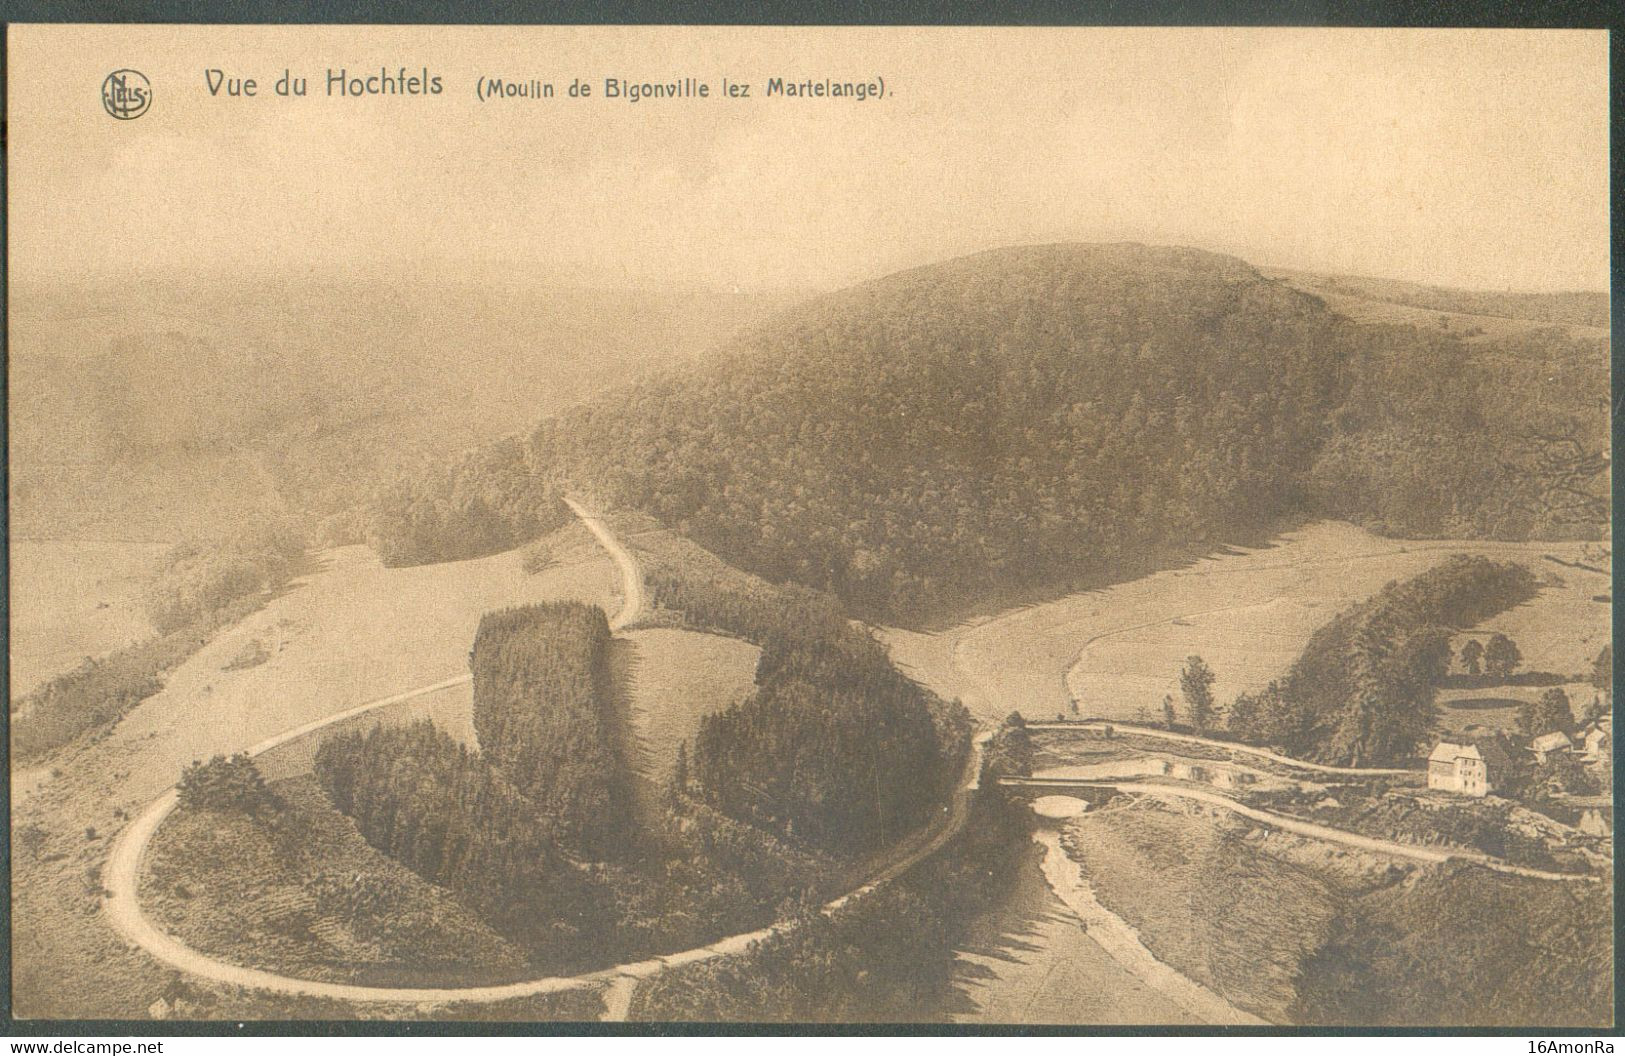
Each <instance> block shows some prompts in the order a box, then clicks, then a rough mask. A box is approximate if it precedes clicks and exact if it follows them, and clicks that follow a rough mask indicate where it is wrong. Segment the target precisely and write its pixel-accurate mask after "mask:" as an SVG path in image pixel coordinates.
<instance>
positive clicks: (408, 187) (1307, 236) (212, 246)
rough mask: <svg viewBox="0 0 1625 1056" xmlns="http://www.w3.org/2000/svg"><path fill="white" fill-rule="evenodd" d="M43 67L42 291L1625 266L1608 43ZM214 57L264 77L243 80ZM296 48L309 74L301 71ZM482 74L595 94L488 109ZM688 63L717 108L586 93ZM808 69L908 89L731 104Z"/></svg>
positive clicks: (28, 184)
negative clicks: (724, 85)
mask: <svg viewBox="0 0 1625 1056" xmlns="http://www.w3.org/2000/svg"><path fill="white" fill-rule="evenodd" d="M9 58H10V63H11V71H10V72H11V85H10V87H11V99H10V106H11V130H10V136H11V143H10V150H11V159H10V160H11V165H12V168H11V210H12V212H11V217H10V220H11V227H10V232H11V238H12V247H11V249H12V256H11V266H12V269H13V275H14V276H15V277H16V278H17V279H18V280H19V281H27V280H28V279H30V278H34V277H45V275H46V274H48V273H51V272H68V273H72V274H84V273H90V274H93V275H96V276H102V277H109V278H111V277H113V276H116V275H117V274H118V273H120V272H125V273H128V272H132V271H136V270H139V269H141V268H144V267H146V266H149V265H162V264H166V263H177V262H178V263H185V264H197V265H205V266H207V265H218V266H232V267H245V268H253V269H256V270H270V271H273V272H277V271H286V270H289V269H295V270H299V271H306V270H312V269H315V270H325V269H329V268H333V269H348V268H360V267H366V266H368V265H369V264H371V263H374V262H379V263H386V264H408V265H421V267H422V268H423V269H424V270H425V272H426V273H428V274H436V273H440V272H442V271H445V272H446V273H448V274H450V273H452V272H454V271H455V269H456V268H457V267H459V266H462V265H467V264H475V263H489V262H510V263H512V264H513V265H514V266H515V268H516V270H519V271H523V272H526V273H530V272H533V273H534V274H535V275H536V276H537V277H538V279H539V280H547V281H558V280H564V281H578V282H588V283H595V284H597V283H613V284H624V283H630V284H638V285H644V284H663V283H666V282H668V281H681V282H703V283H708V284H718V285H739V286H742V287H755V286H792V287H827V286H836V285H843V284H846V283H849V282H852V281H855V280H859V279H863V278H868V277H872V276H874V275H878V274H882V273H885V272H887V271H891V270H895V269H896V268H899V267H904V266H908V265H912V264H918V263H925V262H929V261H932V260H937V259H942V258H945V257H949V256H954V255H957V254H960V253H964V252H969V251H973V250H976V249H982V248H987V247H992V246H998V245H1007V244H1013V243H1023V242H1039V241H1059V240H1070V239H1081V240H1117V239H1129V240H1135V241H1145V242H1159V243H1180V244H1189V245H1199V246H1205V247H1208V248H1213V249H1219V250H1225V251H1229V252H1234V253H1236V254H1238V255H1240V256H1243V257H1245V258H1246V259H1248V260H1250V261H1252V262H1253V263H1255V264H1267V265H1280V266H1294V267H1305V268H1312V269H1319V270H1333V271H1344V272H1353V273H1360V274H1369V275H1379V276H1391V277H1396V278H1407V279H1414V280H1418V281H1425V282H1433V283H1439V284H1445V285H1459V286H1469V287H1480V288H1493V289H1501V288H1508V287H1512V288H1519V289H1556V288H1591V289H1602V288H1606V287H1607V285H1608V278H1609V273H1608V226H1607V224H1608V156H1607V144H1608V129H1607V118H1608V91H1607V58H1608V55H1607V37H1606V35H1605V34H1604V33H1602V32H1562V33H1559V32H1509V31H1485V32H1478V31H1388V30H1381V31H1366V30H1330V31H1328V30H1172V31H1170V30H1014V29H1012V30H984V29H975V30H921V29H885V30H869V29H847V30H839V29H837V30H806V29H793V30H791V29H786V30H774V29H766V30H762V29H740V30H733V29H729V30H716V29H692V30H674V29H667V28H657V29H630V30H618V29H596V28H594V29H523V30H518V29H489V30H486V29H467V28H465V29H444V30H442V29H432V30H418V29H398V28H386V29H349V28H316V27H281V28H270V29H256V28H222V29H204V28H197V27H13V36H12V40H11V47H10V55H9ZM380 66H387V67H389V68H390V69H391V70H394V69H396V68H398V67H402V66H404V67H407V68H408V69H409V70H410V71H412V72H416V71H417V70H418V69H420V68H422V67H428V68H429V71H430V73H431V74H433V75H438V76H440V77H441V78H442V81H443V84H444V88H445V90H444V92H443V94H441V95H439V96H434V97H426V98H403V97H398V96H397V97H388V98H368V99H362V100H354V99H338V98H328V97H327V95H326V89H325V73H326V70H327V69H328V68H329V67H332V68H335V69H336V68H340V67H344V68H347V69H349V70H350V71H351V73H352V74H355V73H357V72H360V71H366V72H372V73H376V72H377V70H378V68H379V67H380ZM119 67H133V68H135V69H137V70H140V71H141V72H143V73H144V74H145V75H146V76H147V77H148V78H149V79H150V81H151V83H152V87H153V92H154V99H153V104H152V107H151V110H150V111H149V112H148V113H146V114H145V115H144V116H142V117H140V118H137V119H136V120H131V121H116V120H113V119H112V118H110V117H109V116H108V115H107V114H106V113H105V112H104V111H103V108H102V105H101V101H100V85H101V83H102V80H103V78H104V77H105V76H106V75H107V73H109V72H110V71H112V70H114V69H116V68H119ZM208 68H221V69H223V70H225V71H226V73H227V74H228V75H229V76H252V77H254V78H255V79H256V80H257V81H259V84H260V92H261V97H260V98H257V99H234V100H229V101H228V100H227V99H225V98H211V97H210V96H209V93H208V90H207V86H206V83H205V73H204V71H205V70H206V69H208ZM284 68H291V69H292V70H293V72H294V74H295V75H296V76H299V75H303V76H305V77H307V78H308V79H309V81H310V93H311V94H310V95H309V96H308V97H306V98H304V99H293V100H287V99H280V98H277V97H275V96H274V94H272V91H271V87H272V85H273V84H274V82H275V81H276V79H277V77H278V75H279V74H280V73H281V72H282V70H283V69H284ZM482 74H484V75H498V76H504V77H507V78H510V79H515V80H525V79H528V78H531V77H538V78H542V79H545V80H550V81H552V82H553V83H554V84H555V85H556V86H557V88H558V90H559V93H560V96H559V97H558V98H555V99H554V100H552V101H547V102H537V103H532V102H526V101H506V102H486V103H481V102H479V101H478V100H477V99H476V98H475V83H476V79H477V78H478V77H479V76H480V75H482ZM685 75H687V76H693V77H696V78H699V79H702V80H705V81H707V82H709V83H710V84H711V86H712V88H711V90H712V92H713V93H714V94H713V98H712V99H709V100H705V101H688V102H685V101H671V102H666V101H656V102H644V103H638V104H630V103H627V102H624V101H613V100H604V99H602V98H594V99H593V100H591V101H588V102H582V101H570V100H568V99H566V98H564V97H563V96H564V89H565V88H566V87H567V86H568V84H569V83H570V81H571V79H572V78H574V77H581V78H582V79H584V80H586V81H588V82H589V83H591V84H592V85H593V87H594V92H595V95H597V94H598V93H601V90H602V80H603V78H604V77H611V76H617V77H622V78H626V79H635V80H640V81H641V80H670V79H673V78H677V77H682V76H685ZM772 76H782V77H785V78H786V79H792V78H794V79H802V78H807V77H815V78H824V77H830V78H834V79H840V80H845V79H871V78H873V77H875V76H879V77H883V78H884V79H885V85H886V97H885V98H883V99H879V100H874V101H870V102H866V103H851V102H845V101H840V100H808V101H801V100H785V99H773V100H766V99H760V98H755V99H751V100H748V101H743V102H729V101H724V100H722V99H719V98H716V96H715V93H718V92H719V91H720V82H721V79H722V78H723V77H729V78H732V79H734V80H738V81H748V82H750V83H752V84H753V86H754V87H753V89H752V92H753V95H756V96H759V95H760V94H761V92H762V90H763V87H764V82H765V81H766V79H767V78H768V77H772ZM223 94H224V89H222V95H223ZM448 269H449V270H448Z"/></svg>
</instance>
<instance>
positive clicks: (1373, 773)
mask: <svg viewBox="0 0 1625 1056" xmlns="http://www.w3.org/2000/svg"><path fill="white" fill-rule="evenodd" d="M1027 728H1028V729H1029V730H1040V731H1042V732H1044V733H1078V732H1087V733H1104V732H1105V731H1106V730H1107V729H1108V728H1110V729H1114V730H1120V731H1122V732H1123V733H1132V734H1134V735H1135V736H1137V737H1158V738H1161V739H1162V740H1165V741H1181V742H1183V743H1185V744H1200V745H1205V746H1207V747H1209V748H1222V749H1224V750H1225V751H1229V752H1239V753H1241V754H1242V755H1251V756H1255V757H1256V758H1259V759H1268V760H1270V761H1271V762H1275V763H1280V764H1282V765H1283V766H1290V767H1296V768H1298V769H1300V770H1314V771H1316V772H1318V773H1322V774H1343V775H1347V776H1350V777H1415V776H1417V775H1419V774H1421V773H1422V771H1420V770H1384V769H1376V768H1368V767H1357V766H1325V765H1323V764H1321V763H1311V762H1309V760H1307V759H1294V758H1292V757H1291V756H1290V755H1278V754H1276V753H1275V752H1271V751H1268V750H1266V749H1264V748H1254V747H1252V746H1251V745H1247V744H1238V743H1236V742H1235V741H1216V740H1214V739H1212V738H1211V737H1198V736H1196V735H1195V734H1191V733H1176V732H1174V731H1173V730H1159V729H1157V728H1156V727H1155V726H1138V725H1136V724H1134V723H1131V722H1093V721H1091V722H1029V723H1028V724H1027Z"/></svg>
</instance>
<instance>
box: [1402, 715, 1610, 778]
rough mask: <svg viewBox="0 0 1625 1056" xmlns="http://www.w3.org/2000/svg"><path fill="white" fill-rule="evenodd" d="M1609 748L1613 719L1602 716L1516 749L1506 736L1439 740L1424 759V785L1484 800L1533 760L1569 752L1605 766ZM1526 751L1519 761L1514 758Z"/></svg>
mask: <svg viewBox="0 0 1625 1056" xmlns="http://www.w3.org/2000/svg"><path fill="white" fill-rule="evenodd" d="M1613 744H1614V720H1613V716H1611V715H1605V716H1603V717H1602V718H1600V719H1595V720H1593V721H1591V722H1589V723H1587V724H1586V725H1585V726H1584V727H1582V728H1581V729H1580V730H1579V732H1578V733H1576V734H1574V736H1572V737H1571V736H1569V735H1568V734H1566V733H1563V732H1562V731H1560V730H1554V731H1553V732H1551V733H1547V734H1542V735H1541V736H1539V737H1536V738H1534V739H1533V740H1531V741H1530V742H1529V743H1528V744H1527V745H1526V746H1523V747H1522V748H1521V749H1520V748H1519V747H1518V746H1517V745H1514V744H1513V743H1512V742H1511V741H1510V740H1508V739H1507V738H1506V737H1505V736H1501V735H1493V736H1485V737H1469V738H1463V739H1462V740H1461V741H1459V742H1458V741H1440V742H1439V743H1438V744H1437V745H1435V746H1434V748H1433V751H1432V753H1431V754H1429V755H1428V787H1429V788H1436V789H1441V790H1443V791H1445V792H1458V793H1460V794H1462V795H1464V796H1487V795H1489V794H1490V793H1491V792H1494V791H1495V790H1496V788H1497V787H1502V786H1504V785H1505V784H1506V782H1508V781H1509V780H1510V778H1511V776H1512V775H1513V774H1514V773H1516V772H1518V771H1519V770H1522V769H1523V768H1524V767H1525V766H1527V764H1528V763H1529V762H1530V761H1532V762H1534V763H1536V764H1540V763H1544V762H1546V761H1548V760H1549V759H1551V758H1552V757H1553V756H1556V755H1563V754H1572V755H1576V756H1578V757H1579V758H1580V759H1581V760H1583V761H1585V762H1588V763H1602V762H1607V761H1608V760H1610V759H1611V758H1612V753H1613ZM1519 751H1522V752H1527V753H1528V757H1526V758H1525V759H1522V760H1520V759H1519V758H1518V756H1517V755H1516V754H1515V753H1517V752H1519Z"/></svg>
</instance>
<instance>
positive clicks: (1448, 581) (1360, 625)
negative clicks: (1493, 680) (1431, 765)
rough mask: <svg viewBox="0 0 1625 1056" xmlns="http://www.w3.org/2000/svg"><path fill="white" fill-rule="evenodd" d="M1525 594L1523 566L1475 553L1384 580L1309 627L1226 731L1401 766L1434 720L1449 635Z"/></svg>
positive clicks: (1333, 756)
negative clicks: (1305, 638) (1278, 674)
mask: <svg viewBox="0 0 1625 1056" xmlns="http://www.w3.org/2000/svg"><path fill="white" fill-rule="evenodd" d="M1534 593H1535V577H1534V576H1533V575H1532V574H1531V573H1530V571H1529V570H1528V569H1527V568H1524V567H1523V566H1522V565H1519V564H1515V563H1512V562H1506V563H1503V562H1498V561H1491V560H1490V559H1488V558H1485V557H1477V556H1472V557H1468V556H1461V555H1458V556H1455V557H1452V558H1450V559H1449V560H1448V561H1445V562H1443V563H1442V564H1440V565H1438V566H1436V567H1434V568H1431V569H1429V570H1428V571H1426V572H1424V573H1422V574H1421V575H1419V576H1414V577H1412V578H1410V579H1407V580H1404V581H1402V582H1395V583H1390V584H1388V585H1387V586H1386V587H1384V588H1383V589H1382V590H1381V591H1379V592H1378V593H1377V594H1376V596H1375V597H1372V598H1370V599H1369V600H1367V601H1363V602H1361V603H1360V604H1358V605H1355V606H1352V607H1351V608H1349V609H1347V610H1346V611H1344V612H1341V613H1339V614H1338V615H1337V617H1336V618H1335V619H1333V620H1332V622H1330V623H1328V624H1327V625H1326V626H1324V627H1322V628H1320V629H1319V630H1318V631H1316V632H1315V633H1314V636H1313V637H1311V638H1310V639H1309V644H1308V645H1307V646H1305V647H1304V650H1303V654H1302V655H1301V656H1299V657H1298V659H1297V660H1296V661H1294V662H1293V664H1292V667H1291V669H1290V670H1289V671H1288V672H1287V674H1286V677H1285V678H1283V679H1281V680H1280V681H1278V682H1272V683H1270V685H1269V686H1268V687H1266V688H1265V689H1264V690H1263V691H1262V692H1260V693H1258V694H1256V695H1246V694H1244V695H1243V696H1241V697H1239V698H1238V699H1237V700H1236V702H1235V704H1234V706H1233V707H1232V708H1231V710H1230V730H1231V732H1232V733H1235V734H1237V735H1239V736H1241V737H1244V738H1246V739H1249V740H1255V741H1259V742H1262V743H1266V744H1274V745H1279V746H1281V747H1283V748H1285V749H1286V750H1287V751H1288V752H1289V753H1290V754H1292V755H1295V756H1300V757H1303V758H1307V759H1315V760H1318V761H1320V762H1325V763H1331V764H1334V765H1340V766H1396V765H1404V764H1408V763H1409V761H1410V759H1411V758H1412V757H1413V756H1414V755H1415V754H1416V752H1417V751H1418V749H1419V748H1421V747H1422V745H1423V744H1424V742H1425V741H1426V739H1427V738H1428V737H1429V736H1430V731H1431V729H1432V727H1433V723H1434V720H1435V718H1436V717H1437V715H1436V711H1435V704H1434V698H1435V695H1436V694H1437V691H1438V688H1439V684H1440V683H1441V682H1442V681H1443V679H1444V676H1445V675H1446V673H1448V671H1449V669H1450V660H1451V654H1450V636H1451V634H1452V633H1453V632H1455V631H1456V630H1459V629H1461V628H1464V627H1471V626H1472V625H1474V624H1476V623H1478V622H1479V621H1481V620H1485V619H1488V618H1489V617H1491V616H1493V615H1495V614H1496V613H1498V612H1502V611H1504V610H1506V609H1509V608H1511V607H1512V606H1514V605H1517V604H1519V603H1520V602H1524V601H1527V600H1528V599H1529V598H1531V597H1533V596H1534Z"/></svg>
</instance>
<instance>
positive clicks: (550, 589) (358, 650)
mask: <svg viewBox="0 0 1625 1056" xmlns="http://www.w3.org/2000/svg"><path fill="white" fill-rule="evenodd" d="M324 558H325V560H324V562H323V567H322V568H321V569H320V571H318V572H316V573H315V574H313V575H312V576H310V577H308V578H307V579H306V580H304V581H302V582H301V583H300V584H297V585H296V586H295V588H294V589H293V590H291V591H289V592H288V593H287V594H285V595H283V596H282V597H279V598H276V599H274V600H273V601H272V602H271V603H270V604H268V605H266V606H265V608H263V609H261V610H260V611H259V612H257V613H255V614H254V615H252V616H250V617H249V618H248V619H246V620H244V621H243V622H242V623H240V624H238V625H237V626H235V627H232V628H230V629H228V630H227V631H225V632H223V633H222V634H221V635H219V636H218V637H217V638H216V639H215V640H214V641H212V642H210V643H209V644H208V645H206V646H204V647H203V648H202V649H200V650H199V651H198V653H197V654H196V655H195V656H193V657H192V659H191V660H189V661H187V662H186V663H185V664H183V665H182V666H181V667H179V668H178V669H176V670H175V672H174V673H173V674H171V675H170V677H169V679H168V680H167V682H166V684H165V686H164V689H163V691H162V692H160V693H158V694H156V695H154V696H153V697H150V698H148V699H147V700H146V701H145V702H144V703H142V704H141V705H140V706H139V707H137V708H136V709H135V710H134V711H132V712H131V713H130V714H129V715H128V716H126V717H125V719H124V721H123V722H121V723H119V725H118V726H117V727H116V729H115V731H114V733H113V737H114V738H116V739H118V740H120V741H123V742H126V743H139V742H141V741H143V740H149V741H150V745H151V746H150V748H148V749H147V750H146V751H143V753H142V755H143V756H144V757H145V756H146V755H147V752H148V751H150V752H164V753H166V754H167V755H168V757H169V758H168V760H167V765H166V764H165V763H160V762H159V761H157V760H153V759H151V758H150V757H148V758H144V759H143V761H142V762H141V763H140V764H139V765H138V766H134V767H132V768H131V769H132V770H133V772H134V775H135V777H134V779H133V780H136V781H140V782H143V783H144V784H145V785H146V786H148V787H149V789H150V791H147V795H146V797H145V798H150V797H151V796H154V795H157V794H158V793H159V792H161V791H162V790H163V789H164V788H165V787H167V785H168V784H169V783H171V782H173V780H174V779H175V777H176V776H178V774H179V772H180V767H182V766H184V765H185V764H186V763H188V762H190V761H191V760H192V759H196V758H208V757H209V756H211V755H214V754H215V753H217V752H231V751H235V750H239V749H242V748H246V747H247V746H249V745H251V744H255V743H258V742H259V741H261V740H264V739H265V738H267V737H270V736H272V735H273V734H276V733H280V732H281V731H283V730H286V729H289V728H291V727H294V726H297V725H300V724H301V723H305V722H309V721H311V720H313V719H317V718H320V717H322V716H324V715H330V714H333V713H334V712H339V711H343V710H345V709H347V708H350V707H354V706H355V705H357V704H360V703H363V702H365V701H367V700H372V699H376V698H378V697H381V696H386V695H389V694H392V693H400V692H403V691H405V690H408V689H412V688H415V687H417V686H421V685H426V684H429V683H432V682H435V681H439V680H441V679H445V678H450V677H452V676H455V675H458V674H462V673H464V672H466V671H467V669H468V650H469V647H470V646H471V645H472V643H473V641H474V631H475V628H476V627H477V626H478V625H479V619H480V615H481V614H482V613H484V612H486V611H487V610H490V609H495V608H502V607H505V606H509V605H518V604H523V603H526V602H531V601H541V600H550V599H557V598H579V599H581V600H583V601H588V602H592V603H595V604H600V605H604V606H605V607H606V608H608V609H610V610H611V611H613V610H614V608H615V607H616V605H617V602H616V600H615V599H616V597H617V594H616V591H617V589H618V583H617V580H616V578H615V571H614V568H613V566H612V565H611V564H610V562H609V561H608V560H607V559H605V558H602V557H592V558H585V559H582V560H579V561H574V562H569V563H561V564H559V565H557V566H556V567H554V568H550V569H548V570H547V571H545V572H542V573H540V574H538V575H534V576H530V575H526V574H525V573H524V572H523V571H522V570H521V569H520V567H519V562H520V555H519V554H518V553H517V552H509V553H505V554H498V555H496V556H494V557H489V558H482V559H479V560H475V561H461V562H452V563H447V564H441V565H425V566H420V567H416V568H393V569H386V568H384V567H383V566H382V565H380V564H379V563H378V559H377V558H376V557H375V556H374V555H373V554H372V552H371V551H369V550H367V549H365V548H363V547H345V548H342V549H339V550H333V551H328V552H327V553H326V554H325V555H324ZM256 639H257V640H259V641H261V642H264V643H267V645H268V648H269V649H270V650H271V656H270V658H269V659H268V660H266V661H265V662H264V663H262V664H258V665H256V666H254V667H249V668H245V669H239V670H226V668H227V667H228V666H229V665H230V664H231V662H232V660H233V659H234V658H235V657H237V656H238V655H239V654H240V653H241V652H242V651H243V648H244V647H245V645H247V644H248V643H249V642H250V641H252V640H256Z"/></svg>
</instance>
